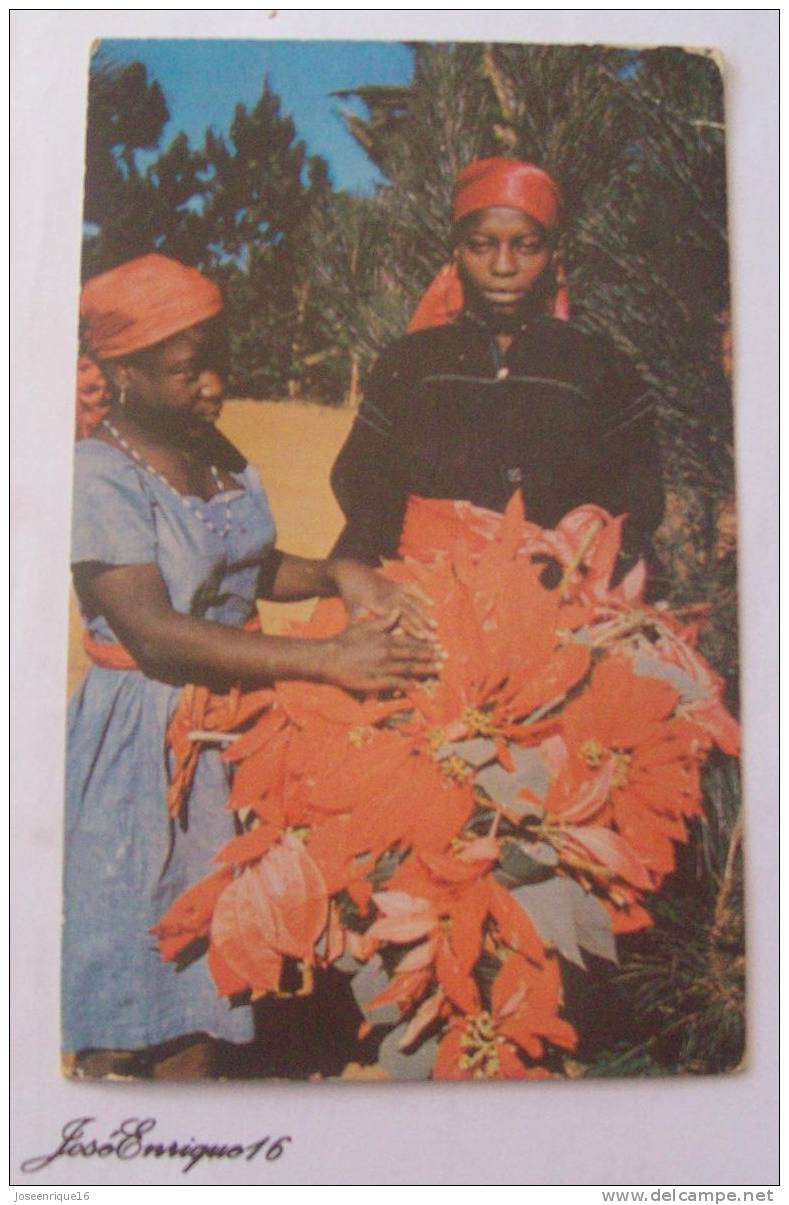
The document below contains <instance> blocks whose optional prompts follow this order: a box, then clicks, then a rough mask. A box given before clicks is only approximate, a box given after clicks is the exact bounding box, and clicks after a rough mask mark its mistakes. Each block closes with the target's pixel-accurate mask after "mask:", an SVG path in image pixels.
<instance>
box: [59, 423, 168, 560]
mask: <svg viewBox="0 0 789 1205" xmlns="http://www.w3.org/2000/svg"><path fill="white" fill-rule="evenodd" d="M156 544H157V541H156V526H155V522H154V514H153V503H152V500H151V497H150V495H149V494H147V493H146V491H145V488H144V486H143V483H142V479H141V476H140V473H139V472H138V470H137V469H136V467H135V466H134V464H133V463H132V462H131V461H130V460H129V459H128V457H127V456H125V455H124V454H123V453H122V452H119V451H117V450H116V449H115V448H111V447H109V446H108V445H107V444H104V443H102V442H101V441H100V440H96V439H86V440H82V441H81V442H80V443H78V444H77V448H76V454H75V460H74V501H73V506H72V525H71V563H72V565H78V564H81V563H84V562H87V561H95V562H98V563H100V564H103V565H140V564H148V563H150V562H155V561H156Z"/></svg>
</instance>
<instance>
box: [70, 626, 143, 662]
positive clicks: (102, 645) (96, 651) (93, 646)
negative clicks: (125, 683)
mask: <svg viewBox="0 0 789 1205" xmlns="http://www.w3.org/2000/svg"><path fill="white" fill-rule="evenodd" d="M82 647H83V648H84V650H85V652H86V653H87V654H88V656H89V657H90V659H91V661H92V662H93V664H94V665H98V666H100V667H101V669H139V668H140V667H139V665H138V664H137V662H136V661H135V660H134V658H133V657H132V655H131V653H130V652H129V650H128V649H127V648H124V647H123V645H122V644H112V643H111V642H110V641H109V640H97V639H96V637H95V636H91V634H90V632H89V631H88V629H87V628H85V630H84V631H83V633H82Z"/></svg>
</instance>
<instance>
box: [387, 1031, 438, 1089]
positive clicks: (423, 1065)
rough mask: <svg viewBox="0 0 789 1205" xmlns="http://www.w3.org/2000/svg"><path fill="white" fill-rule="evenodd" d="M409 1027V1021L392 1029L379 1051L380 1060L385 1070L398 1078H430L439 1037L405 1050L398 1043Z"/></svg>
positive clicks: (394, 1077) (393, 1077)
mask: <svg viewBox="0 0 789 1205" xmlns="http://www.w3.org/2000/svg"><path fill="white" fill-rule="evenodd" d="M407 1028H408V1025H407V1022H405V1021H404V1022H403V1023H402V1024H401V1025H398V1026H396V1028H395V1029H392V1030H390V1032H389V1033H388V1034H387V1035H386V1037H385V1038H384V1040H383V1042H382V1043H381V1046H380V1049H379V1051H378V1062H379V1063H380V1064H381V1066H382V1067H383V1069H384V1071H386V1072H388V1074H389V1075H391V1077H392V1079H397V1080H426V1079H430V1073H431V1072H432V1070H433V1064H434V1063H435V1061H436V1055H437V1053H438V1038H428V1040H427V1041H426V1042H422V1044H421V1045H420V1046H417V1047H416V1049H415V1050H412V1051H403V1050H399V1049H398V1044H399V1042H400V1040H401V1038H402V1037H403V1035H404V1034H405V1031H406V1029H407Z"/></svg>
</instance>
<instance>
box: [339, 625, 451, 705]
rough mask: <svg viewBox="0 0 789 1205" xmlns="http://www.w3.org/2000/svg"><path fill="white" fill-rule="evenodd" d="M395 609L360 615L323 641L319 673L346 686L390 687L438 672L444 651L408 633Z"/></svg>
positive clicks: (435, 674) (382, 688)
mask: <svg viewBox="0 0 789 1205" xmlns="http://www.w3.org/2000/svg"><path fill="white" fill-rule="evenodd" d="M400 625H401V612H400V611H399V609H395V610H393V611H391V612H390V613H389V614H388V615H385V616H382V617H380V618H378V619H360V620H357V621H355V622H354V623H351V624H349V626H348V627H347V628H346V629H345V631H344V632H341V633H340V635H339V636H335V637H334V638H333V639H331V640H327V641H325V643H324V649H325V657H324V658H323V663H322V667H321V674H320V677H321V679H322V680H323V681H324V682H331V683H332V684H333V685H335V686H343V687H345V689H346V690H359V691H370V690H392V689H396V688H405V687H408V686H411V685H412V684H413V682H414V680H415V679H420V678H432V677H435V676H437V675H438V674H439V673H440V672H441V668H442V666H443V663H444V660H445V657H446V654H444V653H442V652H441V651H440V650H439V649H438V648H437V647H436V645H435V644H434V643H432V642H428V641H425V640H422V639H418V638H416V637H414V636H410V635H408V634H407V633H406V632H404V631H403V630H402V628H401V626H400Z"/></svg>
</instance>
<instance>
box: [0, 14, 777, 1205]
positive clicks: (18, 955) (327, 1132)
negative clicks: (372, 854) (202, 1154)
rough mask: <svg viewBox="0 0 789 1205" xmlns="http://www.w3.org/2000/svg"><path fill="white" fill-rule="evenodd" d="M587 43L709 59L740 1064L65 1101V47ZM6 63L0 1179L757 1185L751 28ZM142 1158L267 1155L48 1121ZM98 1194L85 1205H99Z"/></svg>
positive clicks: (766, 340) (312, 17)
mask: <svg viewBox="0 0 789 1205" xmlns="http://www.w3.org/2000/svg"><path fill="white" fill-rule="evenodd" d="M157 35H158V36H168V37H217V36H223V37H257V38H272V37H279V38H288V37H299V36H311V37H324V38H352V37H354V36H360V37H365V38H376V37H380V38H385V39H387V38H388V39H397V38H402V37H405V36H408V37H410V38H424V39H429V40H450V39H453V38H464V39H467V40H480V41H482V40H501V41H506V40H522V41H563V42H573V41H576V42H583V41H586V42H609V43H619V44H625V45H636V44H640V45H655V44H661V43H666V44H684V45H691V46H716V47H718V48H719V49H720V50H721V51H722V53H723V55H724V58H725V63H726V93H727V105H728V134H729V173H730V180H731V192H730V202H731V215H732V222H733V231H732V233H733V238H732V248H733V259H732V274H733V285H734V333H735V341H736V342H735V349H736V406H737V416H738V424H737V425H738V439H739V448H738V452H739V466H740V518H741V535H742V567H743V578H742V583H741V608H742V623H743V641H744V647H743V660H744V663H745V665H746V668H747V677H746V682H745V687H746V689H745V720H746V798H747V805H748V811H747V819H748V848H747V855H748V882H749V898H748V922H749V948H748V953H749V969H750V1033H749V1066H748V1069H747V1070H746V1071H744V1072H743V1073H741V1074H739V1075H736V1076H732V1077H728V1078H724V1079H714V1078H710V1079H695V1078H692V1079H675V1080H661V1081H657V1082H656V1081H638V1080H620V1081H600V1082H594V1083H591V1082H576V1083H531V1084H529V1083H526V1084H503V1085H479V1086H477V1085H459V1086H453V1085H438V1084H437V1085H423V1084H416V1085H410V1086H409V1085H392V1086H388V1085H378V1084H372V1085H364V1084H359V1085H290V1084H269V1083H265V1082H257V1083H237V1084H226V1085H221V1084H205V1083H201V1084H195V1085H189V1086H183V1087H180V1086H177V1085H166V1084H160V1085H156V1086H147V1087H146V1086H136V1085H117V1086H116V1085H88V1084H76V1083H70V1082H67V1081H65V1080H63V1079H62V1078H61V1076H60V1073H59V1061H58V1060H59V1056H58V1046H59V1033H58V1030H59V1018H58V992H59V987H58V979H59V916H60V854H61V814H62V811H61V795H62V770H61V767H62V760H63V725H64V707H65V686H64V684H65V669H66V661H65V656H66V632H67V588H66V583H67V564H68V553H67V532H68V516H69V509H70V475H71V463H70V462H71V455H70V453H71V442H72V427H73V417H72V415H73V391H74V384H73V382H74V364H75V341H76V328H77V322H76V307H77V292H78V281H79V246H80V208H81V183H82V181H81V176H82V154H83V139H84V130H83V127H84V104H85V83H86V76H87V65H88V48H89V44H90V41H91V39H92V38H94V37H151V36H157ZM11 53H12V144H11V149H12V173H13V174H12V212H11V219H12V239H13V245H12V272H13V278H12V295H11V335H12V392H11V400H10V406H11V420H12V439H13V442H12V448H13V460H12V495H11V496H12V508H13V509H12V523H13V528H12V544H13V556H14V562H13V573H12V608H13V621H14V625H15V626H14V646H13V661H12V667H13V672H14V688H13V695H12V702H13V707H14V713H13V714H14V717H15V718H14V725H13V733H14V748H13V761H12V811H11V839H12V910H13V911H12V949H11V967H12V1060H13V1065H12V1093H11V1111H12V1116H13V1126H12V1154H11V1183H12V1184H15V1185H19V1186H23V1187H24V1189H25V1190H26V1191H27V1190H30V1189H33V1188H34V1187H35V1186H41V1187H44V1186H46V1185H65V1184H73V1185H74V1186H75V1187H76V1186H82V1187H84V1186H85V1185H86V1184H88V1183H90V1184H102V1183H107V1184H109V1183H116V1184H124V1185H126V1184H133V1183H135V1182H138V1181H139V1183H167V1182H172V1183H178V1184H182V1185H183V1184H185V1183H190V1182H191V1183H195V1184H200V1183H208V1184H210V1183H232V1182H235V1183H238V1184H244V1183H249V1184H263V1185H267V1184H301V1185H305V1184H306V1185H352V1184H375V1185H396V1184H437V1185H452V1184H499V1185H502V1184H503V1185H507V1184H509V1185H539V1184H545V1185H561V1184H583V1185H593V1184H608V1185H611V1184H617V1185H624V1184H630V1185H671V1184H681V1183H685V1184H695V1185H715V1184H717V1185H720V1184H735V1185H758V1184H763V1185H764V1184H774V1183H775V1182H776V1178H777V1171H776V1148H777V1132H776V1127H777V1120H776V1106H775V1093H776V1086H777V1085H776V1079H777V1071H776V1061H775V1060H776V1054H775V1047H776V1014H777V1008H776V1003H775V1000H776V988H777V972H776V956H777V933H776V927H777V926H776V918H775V915H774V906H773V900H774V899H775V898H776V884H777V839H776V838H777V790H776V759H777V740H776V710H775V709H776V678H777V671H776V668H775V647H774V637H773V632H774V631H775V630H776V623H777V602H776V597H775V595H776V589H775V587H776V580H775V571H774V566H775V564H776V561H777V555H776V540H777V535H776V514H775V508H776V501H777V499H776V485H777V447H776V442H777V441H776V421H777V384H776V378H777V361H776V356H777V70H778V14H777V12H776V11H764V10H762V11H755V12H749V11H747V10H734V11H722V10H695V11H692V12H690V11H665V12H661V11H648V12H639V11H632V10H631V11H609V12H605V11H594V10H592V11H574V12H557V13H549V12H546V11H538V12H530V11H524V10H520V11H509V12H508V11H498V12H478V11H465V12H464V11H454V12H453V11H449V10H446V11H442V12H439V11H433V12H407V13H404V12H397V11H394V12H371V11H339V12H338V11H335V12H318V11H311V12H293V11H290V12H288V11H280V12H279V13H278V15H277V16H276V17H274V18H271V17H269V16H268V14H267V13H266V12H258V13H254V12H251V11H240V12H235V13H230V14H221V13H218V12H216V11H206V10H187V11H183V12H178V11H172V10H171V11H168V12H151V11H147V12H140V13H136V12H132V11H113V12H102V11H93V12H91V11H57V10H48V11H47V10H42V11H22V10H16V11H15V12H13V13H12V15H11ZM79 1115H84V1116H92V1117H95V1118H96V1119H97V1120H96V1123H95V1127H94V1132H96V1133H97V1134H98V1133H100V1132H101V1133H105V1132H108V1131H109V1130H111V1129H113V1128H114V1127H115V1126H116V1125H117V1124H118V1123H119V1122H120V1121H121V1120H122V1119H123V1118H125V1117H130V1116H155V1117H156V1118H157V1119H158V1127H157V1131H156V1135H157V1138H159V1139H160V1140H163V1141H169V1140H170V1139H175V1138H177V1139H179V1140H180V1141H186V1140H188V1139H189V1138H196V1139H198V1140H205V1141H209V1142H231V1141H234V1140H237V1141H239V1142H252V1141H254V1140H256V1139H258V1138H260V1137H262V1135H263V1134H265V1133H276V1134H282V1133H287V1134H290V1135H292V1137H293V1142H292V1144H291V1147H290V1149H289V1151H288V1152H287V1154H286V1155H285V1156H284V1157H283V1158H282V1159H281V1160H279V1162H276V1163H269V1164H267V1163H265V1161H263V1160H261V1159H258V1160H256V1161H255V1162H253V1163H241V1164H239V1163H233V1164H228V1163H222V1164H219V1165H217V1166H216V1167H213V1168H212V1167H211V1166H210V1165H207V1164H205V1163H204V1164H202V1165H201V1167H202V1168H203V1169H204V1170H203V1171H202V1172H201V1171H200V1169H199V1168H198V1169H196V1170H195V1171H193V1172H192V1173H191V1174H190V1175H189V1177H188V1178H185V1177H184V1176H183V1175H182V1174H181V1171H180V1164H179V1163H178V1162H177V1161H171V1164H170V1165H169V1166H166V1165H164V1164H163V1163H162V1162H161V1161H159V1162H158V1163H156V1164H151V1162H150V1161H147V1162H146V1161H142V1160H139V1161H136V1162H130V1163H128V1164H118V1163H117V1162H115V1161H114V1160H112V1161H111V1160H105V1161H102V1162H100V1161H99V1160H97V1159H92V1160H90V1161H84V1160H78V1159H72V1160H71V1161H68V1162H67V1161H66V1160H60V1161H59V1162H58V1163H56V1164H54V1165H53V1166H52V1167H51V1168H49V1169H48V1170H47V1171H44V1172H41V1173H39V1174H38V1175H35V1176H33V1175H31V1176H24V1175H22V1174H20V1173H19V1172H18V1168H19V1164H20V1162H21V1161H22V1160H24V1159H25V1158H27V1157H30V1156H33V1155H37V1154H41V1153H44V1152H45V1151H50V1150H52V1149H53V1148H54V1147H55V1146H56V1145H57V1143H58V1136H59V1133H60V1129H61V1127H62V1126H63V1124H64V1123H65V1122H66V1121H67V1120H68V1119H70V1118H73V1117H76V1116H79ZM101 1195H102V1194H101V1193H98V1194H96V1197H95V1199H96V1200H98V1201H100V1200H101Z"/></svg>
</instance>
